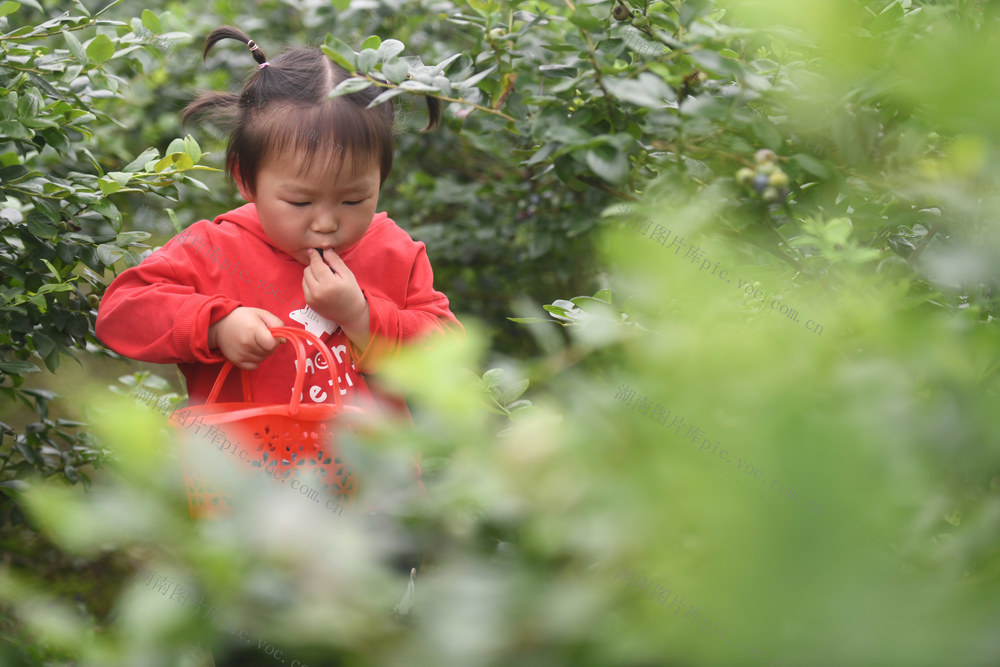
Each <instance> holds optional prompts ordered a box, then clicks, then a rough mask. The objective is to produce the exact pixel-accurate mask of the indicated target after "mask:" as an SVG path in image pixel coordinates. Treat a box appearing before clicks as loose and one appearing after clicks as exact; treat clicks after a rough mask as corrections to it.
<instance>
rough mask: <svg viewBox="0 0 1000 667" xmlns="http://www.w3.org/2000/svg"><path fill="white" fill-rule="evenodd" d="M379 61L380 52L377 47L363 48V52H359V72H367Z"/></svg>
mask: <svg viewBox="0 0 1000 667" xmlns="http://www.w3.org/2000/svg"><path fill="white" fill-rule="evenodd" d="M377 62H378V52H377V51H375V49H361V53H359V54H358V72H359V73H360V74H367V73H368V72H370V71H371V69H372V67H374V66H375V63H377Z"/></svg>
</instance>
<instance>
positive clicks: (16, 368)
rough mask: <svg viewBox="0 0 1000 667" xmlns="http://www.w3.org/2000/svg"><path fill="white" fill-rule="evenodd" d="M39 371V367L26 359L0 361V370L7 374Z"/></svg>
mask: <svg viewBox="0 0 1000 667" xmlns="http://www.w3.org/2000/svg"><path fill="white" fill-rule="evenodd" d="M41 371H42V369H41V368H39V367H38V366H36V365H34V364H32V363H29V362H27V361H0V372H3V373H7V374H8V375H10V374H12V373H17V374H21V373H40V372H41Z"/></svg>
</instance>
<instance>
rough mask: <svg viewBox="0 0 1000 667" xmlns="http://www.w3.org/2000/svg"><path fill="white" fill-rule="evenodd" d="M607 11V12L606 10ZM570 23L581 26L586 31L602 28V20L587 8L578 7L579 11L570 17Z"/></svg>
mask: <svg viewBox="0 0 1000 667" xmlns="http://www.w3.org/2000/svg"><path fill="white" fill-rule="evenodd" d="M605 11H607V10H605ZM569 20H570V23H572V24H573V25H576V26H580V27H581V28H583V29H584V30H600V29H601V28H602V25H601V19H599V18H597V17H596V16H594V15H593V14H591V13H590V10H588V9H587V8H586V7H583V6H579V5H578V6H577V10H576V11H575V12H574V13H573V15H572V16H570V17H569Z"/></svg>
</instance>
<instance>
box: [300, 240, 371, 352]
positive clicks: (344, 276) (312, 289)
mask: <svg viewBox="0 0 1000 667" xmlns="http://www.w3.org/2000/svg"><path fill="white" fill-rule="evenodd" d="M308 255H309V266H307V267H306V268H305V271H304V273H303V275H302V293H303V294H304V295H305V297H306V303H307V304H309V307H310V308H312V309H313V310H315V311H316V312H317V313H319V314H320V315H322V316H323V317H325V318H326V319H328V320H332V321H334V322H336V323H337V324H339V325H340V327H341V328H342V329H343V330H344V333H345V334H347V337H348V338H350V339H351V342H352V343H354V344H355V345H358V346H360V347H364V346H365V345H367V343H368V326H369V322H368V302H367V301H366V300H365V295H364V294H363V293H362V292H361V288H360V287H358V281H357V280H355V278H354V274H353V273H351V270H350V269H348V268H347V265H346V264H344V260H342V259H341V258H340V256H339V255H337V253H336V252H334V251H333V250H326V251H324V252H323V255H322V256H321V255H320V253H318V252H316V251H315V250H313V249H312V248H310V249H309V251H308Z"/></svg>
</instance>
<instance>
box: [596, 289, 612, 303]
mask: <svg viewBox="0 0 1000 667" xmlns="http://www.w3.org/2000/svg"><path fill="white" fill-rule="evenodd" d="M594 298H595V299H600V300H601V301H604V302H605V303H611V290H609V289H602V290H599V291H598V292H597V293H596V294H594Z"/></svg>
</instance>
